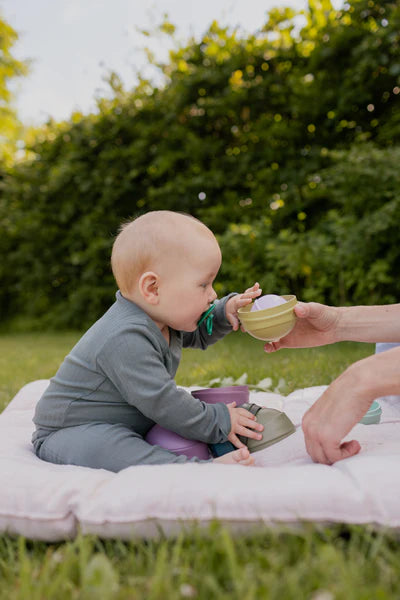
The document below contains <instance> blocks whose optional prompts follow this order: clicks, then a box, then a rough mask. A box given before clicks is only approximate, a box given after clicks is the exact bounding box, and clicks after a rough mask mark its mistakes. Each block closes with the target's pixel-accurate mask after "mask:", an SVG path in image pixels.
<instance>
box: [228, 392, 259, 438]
mask: <svg viewBox="0 0 400 600" xmlns="http://www.w3.org/2000/svg"><path fill="white" fill-rule="evenodd" d="M227 407H228V410H229V415H230V417H231V431H230V434H229V435H228V440H229V441H230V442H232V444H233V445H234V446H236V448H244V447H245V444H243V442H241V441H240V440H239V438H238V437H237V434H238V435H244V436H245V437H249V438H253V439H255V440H261V439H262V434H261V433H260V432H261V431H263V429H264V425H261V423H257V419H256V417H255V416H254V415H253V413H251V412H250V411H249V410H246V409H245V408H240V406H239V407H238V408H236V402H231V403H230V404H227Z"/></svg>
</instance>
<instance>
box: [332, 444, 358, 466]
mask: <svg viewBox="0 0 400 600" xmlns="http://www.w3.org/2000/svg"><path fill="white" fill-rule="evenodd" d="M360 450H361V446H360V444H359V443H358V442H357V440H350V441H348V442H342V443H341V444H340V446H339V447H337V448H333V449H330V448H326V449H325V454H326V456H327V457H328V459H329V460H330V461H331V464H333V463H334V462H337V461H338V460H343V459H344V458H350V457H351V456H354V455H355V454H358V453H359V452H360Z"/></svg>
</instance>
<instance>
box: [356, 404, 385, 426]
mask: <svg viewBox="0 0 400 600" xmlns="http://www.w3.org/2000/svg"><path fill="white" fill-rule="evenodd" d="M381 414H382V409H381V407H380V404H379V402H377V401H376V400H374V401H373V403H372V404H371V406H370V407H369V410H368V411H367V412H366V413H365V415H364V416H363V418H362V419H361V421H360V423H362V424H363V425H376V424H378V423H380V420H381Z"/></svg>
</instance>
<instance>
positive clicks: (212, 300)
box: [209, 288, 218, 304]
mask: <svg viewBox="0 0 400 600" xmlns="http://www.w3.org/2000/svg"><path fill="white" fill-rule="evenodd" d="M217 298H218V296H217V294H216V293H215V290H214V288H213V290H212V294H211V299H210V300H209V303H210V304H211V303H212V302H214V300H216V299H217Z"/></svg>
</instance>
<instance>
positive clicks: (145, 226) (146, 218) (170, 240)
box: [111, 210, 215, 295]
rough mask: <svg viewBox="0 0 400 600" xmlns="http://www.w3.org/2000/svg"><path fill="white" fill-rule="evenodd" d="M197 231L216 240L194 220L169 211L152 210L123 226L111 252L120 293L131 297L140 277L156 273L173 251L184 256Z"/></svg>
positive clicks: (189, 216)
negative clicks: (147, 273) (186, 232)
mask: <svg viewBox="0 0 400 600" xmlns="http://www.w3.org/2000/svg"><path fill="white" fill-rule="evenodd" d="M186 229H188V230H189V233H188V234H186V235H185V231H186ZM194 232H197V233H199V234H202V235H204V234H206V235H209V236H212V237H213V238H214V234H213V233H212V232H211V230H210V229H209V228H208V227H207V226H206V225H204V223H202V222H201V221H199V220H198V219H196V218H195V217H192V216H191V215H188V214H184V213H178V212H173V211H169V210H157V211H151V212H148V213H145V214H144V215H141V216H140V217H137V218H136V219H133V220H132V221H129V222H127V223H124V224H122V225H121V227H120V229H119V233H118V235H117V237H116V238H115V241H114V244H113V249H112V253H111V267H112V271H113V274H114V278H115V280H116V282H117V285H118V287H119V289H120V290H121V293H122V294H123V295H129V293H130V292H131V291H132V290H133V288H134V286H135V284H136V283H137V281H138V280H139V278H140V276H141V275H142V274H143V273H145V272H146V271H148V270H155V269H156V268H157V265H158V264H159V263H160V261H161V260H162V259H163V260H165V258H166V255H168V253H169V252H170V253H171V255H172V254H173V253H172V250H173V249H176V250H178V251H179V253H180V255H182V252H184V245H185V242H187V241H188V240H189V239H190V235H193V234H194ZM214 239H215V238H214Z"/></svg>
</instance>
